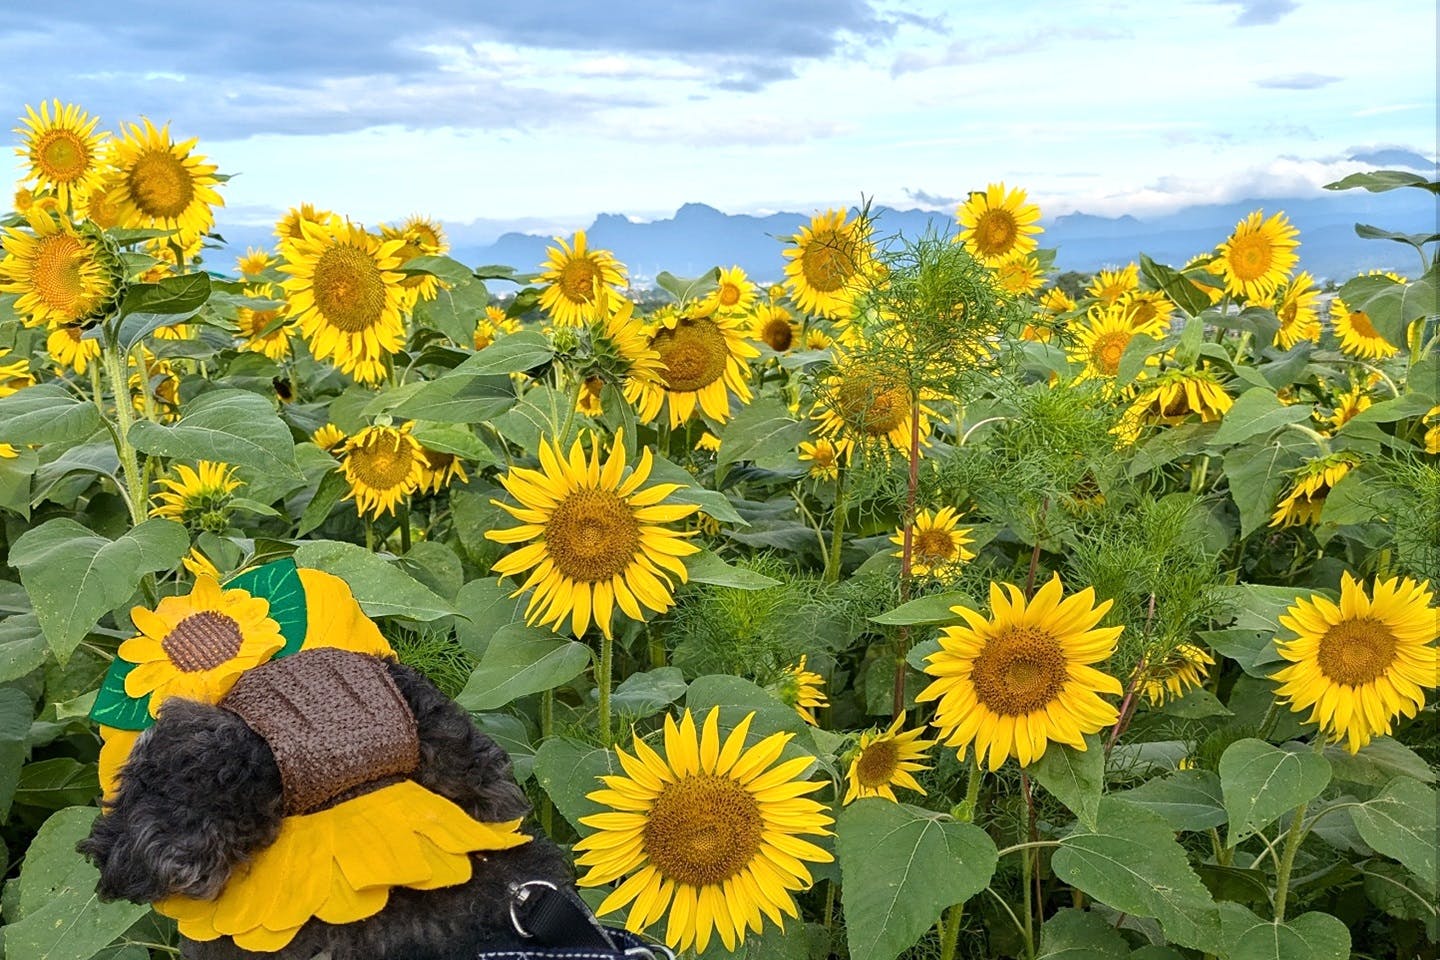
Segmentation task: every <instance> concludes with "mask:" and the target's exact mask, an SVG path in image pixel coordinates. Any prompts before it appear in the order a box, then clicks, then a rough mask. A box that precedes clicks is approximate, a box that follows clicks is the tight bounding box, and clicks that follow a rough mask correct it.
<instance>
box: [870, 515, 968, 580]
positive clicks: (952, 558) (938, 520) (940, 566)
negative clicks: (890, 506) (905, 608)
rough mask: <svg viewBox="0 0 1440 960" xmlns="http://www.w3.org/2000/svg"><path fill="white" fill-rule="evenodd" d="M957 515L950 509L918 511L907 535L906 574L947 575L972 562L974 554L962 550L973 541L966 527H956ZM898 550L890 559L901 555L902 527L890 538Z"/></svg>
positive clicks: (903, 534)
mask: <svg viewBox="0 0 1440 960" xmlns="http://www.w3.org/2000/svg"><path fill="white" fill-rule="evenodd" d="M959 521H960V514H959V512H958V511H957V510H956V509H955V508H954V507H941V508H940V509H939V510H921V511H920V512H919V513H918V514H916V515H915V523H914V525H913V526H912V527H911V533H910V572H911V573H913V574H915V575H916V576H917V577H928V576H936V577H940V576H948V575H950V574H953V573H954V572H955V571H956V570H957V569H958V568H959V567H960V565H961V564H962V563H966V562H968V561H970V560H974V559H975V554H974V553H973V552H971V551H970V550H967V549H966V547H967V546H968V545H969V544H971V543H974V542H975V541H974V540H973V539H972V538H971V537H970V534H971V533H972V531H971V530H970V528H968V527H960V526H958V523H959ZM890 542H891V543H893V544H895V545H896V546H898V547H900V549H899V550H897V551H895V552H894V553H892V554H891V556H892V557H903V556H904V555H905V530H904V529H903V528H902V529H900V530H899V531H897V532H896V533H895V535H894V536H892V537H891V538H890Z"/></svg>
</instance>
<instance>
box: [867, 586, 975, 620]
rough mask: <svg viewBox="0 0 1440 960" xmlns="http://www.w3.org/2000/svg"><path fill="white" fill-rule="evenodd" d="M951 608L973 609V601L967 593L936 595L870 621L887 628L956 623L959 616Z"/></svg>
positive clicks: (905, 604) (913, 601)
mask: <svg viewBox="0 0 1440 960" xmlns="http://www.w3.org/2000/svg"><path fill="white" fill-rule="evenodd" d="M952 607H969V608H970V609H972V610H973V609H975V601H974V600H973V599H972V598H971V597H970V595H969V594H968V593H937V594H932V595H931V596H928V597H920V598H918V599H916V600H911V601H909V602H907V603H902V604H901V605H900V606H898V607H896V608H895V609H894V610H887V611H885V612H884V613H879V614H876V615H875V616H873V617H871V618H870V619H871V620H873V621H875V622H876V623H883V624H884V625H886V626H887V627H907V626H911V627H913V626H927V627H929V626H935V625H937V624H942V623H956V622H958V621H959V619H960V615H959V614H957V613H955V612H954V611H952V610H951V608H952Z"/></svg>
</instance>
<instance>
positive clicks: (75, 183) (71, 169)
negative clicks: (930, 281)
mask: <svg viewBox="0 0 1440 960" xmlns="http://www.w3.org/2000/svg"><path fill="white" fill-rule="evenodd" d="M20 123H21V124H22V125H21V126H19V127H16V128H15V132H16V133H18V134H20V136H21V138H22V140H21V143H20V146H19V147H17V148H16V149H15V152H16V153H17V154H19V155H20V157H21V158H22V159H24V160H25V162H26V164H27V165H28V169H27V170H26V172H25V175H24V177H23V178H22V179H23V180H34V181H35V182H36V183H38V184H39V186H40V188H41V189H46V190H51V191H53V192H54V195H55V197H56V199H57V200H58V201H59V203H60V207H61V208H62V209H65V210H69V209H71V208H72V207H73V206H74V205H75V204H76V203H77V202H78V201H79V199H80V198H81V197H83V196H84V195H85V194H87V193H89V192H90V191H91V190H92V189H93V188H94V187H95V185H96V184H97V183H99V181H100V173H101V168H102V164H101V162H100V152H101V146H102V145H103V144H104V142H105V139H106V138H107V137H109V136H110V135H109V134H108V133H96V132H95V127H96V125H97V124H99V123H100V118H99V117H92V116H90V114H88V113H87V112H85V111H84V110H82V109H81V108H80V107H79V105H77V104H73V103H67V104H63V105H62V104H61V103H60V101H59V100H58V99H56V100H55V101H54V116H51V104H49V103H46V102H45V101H43V100H42V101H41V102H40V112H39V113H36V112H35V108H34V107H31V106H30V105H29V104H26V106H25V116H24V117H23V118H22V119H21V120H20ZM17 209H18V208H17ZM20 212H22V213H23V212H24V211H20Z"/></svg>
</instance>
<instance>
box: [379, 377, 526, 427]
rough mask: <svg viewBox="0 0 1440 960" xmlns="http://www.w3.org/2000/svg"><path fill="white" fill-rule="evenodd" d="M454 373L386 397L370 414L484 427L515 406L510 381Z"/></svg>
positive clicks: (406, 386)
mask: <svg viewBox="0 0 1440 960" xmlns="http://www.w3.org/2000/svg"><path fill="white" fill-rule="evenodd" d="M453 373H454V371H452V372H451V373H450V374H447V375H446V376H443V377H441V378H440V379H438V380H426V381H422V382H420V383H413V384H406V385H405V386H403V387H400V388H398V389H396V390H392V391H388V392H386V393H382V394H380V395H379V396H378V397H376V398H375V400H374V402H372V403H371V404H370V405H369V406H368V407H366V412H367V414H369V415H372V416H373V415H374V414H377V413H389V414H390V415H391V416H393V417H397V418H404V419H410V420H432V421H435V422H436V423H484V422H485V421H487V420H490V419H493V418H494V417H498V416H500V414H502V413H504V412H505V411H507V410H509V409H510V408H511V407H513V406H515V388H514V387H513V386H512V385H511V383H510V381H509V379H508V378H504V377H472V376H458V377H457V376H454V375H453Z"/></svg>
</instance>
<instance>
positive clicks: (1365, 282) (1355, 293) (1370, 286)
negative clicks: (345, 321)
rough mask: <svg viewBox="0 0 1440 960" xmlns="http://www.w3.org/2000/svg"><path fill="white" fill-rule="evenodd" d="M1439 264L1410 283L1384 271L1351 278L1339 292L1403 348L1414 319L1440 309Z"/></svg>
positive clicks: (1382, 334)
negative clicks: (1439, 289)
mask: <svg viewBox="0 0 1440 960" xmlns="http://www.w3.org/2000/svg"><path fill="white" fill-rule="evenodd" d="M1436 293H1437V279H1436V271H1435V268H1433V267H1432V268H1431V269H1430V271H1429V272H1428V273H1426V274H1425V275H1424V276H1423V277H1421V278H1420V279H1418V280H1415V281H1412V282H1410V283H1404V282H1401V281H1396V280H1392V279H1390V278H1389V277H1387V276H1385V275H1383V274H1380V275H1366V276H1363V277H1356V278H1354V279H1353V280H1349V281H1347V282H1346V283H1345V285H1344V286H1342V287H1341V288H1340V293H1339V296H1340V297H1341V299H1343V300H1344V301H1345V306H1347V307H1349V308H1350V309H1351V310H1363V311H1365V314H1366V316H1368V317H1369V318H1370V323H1371V324H1372V325H1373V326H1374V327H1375V330H1376V332H1378V333H1379V334H1380V335H1381V336H1382V337H1384V338H1385V339H1386V340H1388V341H1389V342H1390V343H1391V344H1392V345H1393V346H1395V347H1398V348H1400V349H1402V350H1403V349H1405V347H1406V342H1405V340H1406V337H1405V334H1406V330H1407V328H1408V327H1409V325H1410V322H1411V321H1412V320H1416V319H1419V318H1420V317H1428V316H1434V315H1435V314H1436V313H1437V312H1440V306H1437V303H1436Z"/></svg>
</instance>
